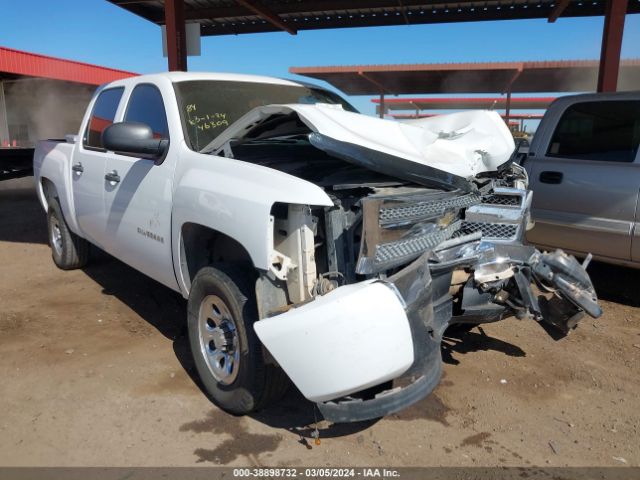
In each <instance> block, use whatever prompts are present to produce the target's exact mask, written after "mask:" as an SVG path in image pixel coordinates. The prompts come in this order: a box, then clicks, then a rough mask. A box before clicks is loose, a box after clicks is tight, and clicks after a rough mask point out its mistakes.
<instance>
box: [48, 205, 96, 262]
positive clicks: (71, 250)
mask: <svg viewBox="0 0 640 480" xmlns="http://www.w3.org/2000/svg"><path fill="white" fill-rule="evenodd" d="M47 231H48V233H49V246H50V247H51V256H52V258H53V262H54V263H55V264H56V266H57V267H58V268H61V269H62V270H74V269H76V268H82V267H84V266H85V265H86V264H87V261H88V260H89V242H87V241H86V240H85V239H84V238H80V237H79V236H78V235H76V234H75V233H73V232H72V231H71V230H69V226H68V225H67V222H66V221H65V219H64V215H63V214H62V209H61V208H60V204H59V203H58V200H57V199H55V198H52V199H50V200H49V211H48V212H47Z"/></svg>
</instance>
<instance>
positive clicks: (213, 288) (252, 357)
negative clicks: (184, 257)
mask: <svg viewBox="0 0 640 480" xmlns="http://www.w3.org/2000/svg"><path fill="white" fill-rule="evenodd" d="M187 311H188V318H187V323H188V329H189V344H190V346H191V352H192V355H193V359H194V362H195V365H196V369H197V370H198V374H199V376H200V380H201V381H202V384H203V386H204V388H205V390H206V391H207V393H209V395H210V396H211V398H212V399H213V400H214V402H215V403H216V404H218V405H219V406H220V407H221V408H223V409H224V410H226V411H228V412H230V413H233V414H236V415H244V414H247V413H250V412H253V411H255V410H259V409H261V408H263V407H265V406H267V405H268V404H269V403H271V402H273V401H275V400H277V399H278V398H280V397H281V396H282V395H283V394H284V393H285V392H286V390H287V388H288V386H289V379H288V377H287V376H286V374H285V373H284V372H283V371H282V369H281V368H280V367H279V366H277V365H274V364H273V362H272V361H271V362H265V359H266V355H265V354H266V352H265V350H264V347H263V346H262V344H261V343H260V340H259V339H258V337H257V336H256V333H255V331H254V329H253V323H254V322H255V321H257V320H258V313H257V307H256V300H255V287H254V282H252V278H251V276H250V275H249V273H248V272H247V271H246V270H244V269H241V268H239V267H237V266H235V265H228V264H218V265H215V267H204V268H202V269H201V270H200V271H199V272H198V273H197V275H196V276H195V278H194V279H193V282H192V284H191V291H190V292H189V301H188V306H187Z"/></svg>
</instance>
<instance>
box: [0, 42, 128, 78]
mask: <svg viewBox="0 0 640 480" xmlns="http://www.w3.org/2000/svg"><path fill="white" fill-rule="evenodd" d="M135 75H137V74H136V73H132V72H125V71H124V70H117V69H115V68H108V67H100V66H98V65H92V64H90V63H83V62H76V61H75V60H66V59H63V58H56V57H49V56H47V55H40V54H38V53H31V52H24V51H21V50H14V49H13V48H6V47H0V79H2V78H12V77H13V78H15V77H36V78H46V79H49V80H63V81H65V82H73V83H82V84H85V85H102V84H103V83H108V82H112V81H114V80H118V79H120V78H126V77H133V76H135Z"/></svg>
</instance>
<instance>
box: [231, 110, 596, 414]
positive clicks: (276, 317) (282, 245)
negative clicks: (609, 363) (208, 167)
mask: <svg viewBox="0 0 640 480" xmlns="http://www.w3.org/2000/svg"><path fill="white" fill-rule="evenodd" d="M296 108H297V107H296ZM315 108H316V109H315V110H314V109H311V107H305V108H300V109H297V110H296V111H297V114H294V113H291V112H289V110H291V109H293V107H287V109H288V110H287V109H284V110H285V111H284V113H286V115H285V114H284V113H282V112H280V113H279V115H280V116H279V117H274V116H273V115H272V116H267V115H265V116H264V117H260V116H259V115H254V117H253V118H252V122H253V123H250V124H248V125H249V126H248V127H246V128H245V129H244V130H243V135H244V137H243V138H241V139H238V138H236V139H233V138H232V137H231V136H229V140H228V142H227V143H225V144H224V145H223V144H221V145H220V150H224V152H225V154H226V155H227V156H234V158H238V159H241V160H243V161H250V162H253V163H258V164H260V165H263V166H268V167H270V168H275V169H278V170H281V171H284V172H286V173H288V174H291V175H294V176H296V177H299V178H303V179H305V180H308V181H310V182H312V183H314V184H316V185H319V186H321V187H323V188H324V189H325V192H326V193H327V195H328V196H329V198H330V199H331V200H332V201H333V206H331V207H313V206H310V205H287V204H276V205H274V207H273V209H272V220H273V238H272V241H273V253H272V266H271V268H270V269H269V271H267V272H263V273H262V274H261V276H260V278H259V280H258V282H257V287H256V293H257V298H258V309H259V315H260V318H261V320H260V321H258V322H256V323H255V324H254V328H255V331H256V333H257V334H258V337H259V338H260V340H261V341H262V343H263V344H264V345H265V346H266V348H267V349H268V351H269V352H270V354H271V355H272V357H273V359H274V361H276V362H277V363H278V364H279V365H280V366H281V367H282V368H283V369H284V370H285V372H286V373H287V374H288V375H289V377H290V378H291V380H292V381H293V383H294V384H295V385H296V386H297V387H298V388H299V389H300V391H301V392H302V393H303V394H304V395H305V397H306V398H308V399H310V400H312V401H314V402H316V403H317V404H318V407H319V409H320V411H321V412H322V414H323V415H324V417H325V418H326V419H327V420H329V421H333V422H350V421H360V420H366V419H371V418H376V417H380V416H384V415H387V414H390V413H394V412H397V411H399V410H401V409H403V408H405V407H407V406H409V405H411V404H413V403H415V402H416V401H418V400H420V399H422V398H424V397H425V396H427V395H428V394H429V393H430V392H431V391H432V390H433V389H434V388H435V387H436V385H437V384H438V381H439V379H440V376H441V372H442V358H441V352H440V346H441V342H442V338H443V334H444V332H445V330H446V329H447V327H448V326H450V325H453V324H460V323H463V324H464V323H466V324H480V323H487V322H494V321H498V320H501V319H503V318H507V317H510V316H515V317H517V318H518V319H522V320H524V319H531V320H534V321H537V322H544V323H545V324H546V325H548V326H550V327H552V328H554V329H556V330H557V331H558V332H560V333H562V334H566V333H568V332H569V331H570V330H571V329H572V328H575V327H576V325H577V323H578V321H579V320H580V318H581V317H582V316H583V315H584V313H585V312H586V313H587V314H589V315H591V316H593V317H598V316H600V315H601V310H600V307H599V306H598V303H597V297H596V294H595V291H594V288H593V285H592V284H591V281H590V279H589V276H588V274H587V273H586V271H585V268H586V265H587V263H588V259H587V260H586V261H585V263H584V264H582V265H581V264H579V263H578V262H577V261H576V259H575V258H573V257H571V256H569V255H567V254H565V253H564V252H562V251H560V250H558V251H556V252H552V253H541V252H539V251H537V250H536V249H535V248H534V247H533V246H530V245H525V243H524V238H525V232H526V230H527V229H528V228H529V227H530V226H531V218H530V207H531V198H532V194H531V192H530V191H528V190H527V187H528V179H527V175H526V172H525V171H524V169H522V168H521V167H520V166H519V165H517V164H515V163H513V162H511V161H506V159H502V160H500V158H501V157H500V156H499V155H496V154H492V153H491V151H490V148H487V149H484V150H480V149H475V150H474V149H473V148H471V147H470V146H469V145H473V144H474V142H476V140H473V141H472V140H469V141H468V142H467V144H463V145H462V146H459V145H457V144H453V145H452V144H450V143H451V142H454V143H455V142H456V141H458V140H457V139H460V138H462V137H464V135H468V136H471V135H472V133H473V131H474V128H475V127H474V125H475V126H476V127H477V125H478V124H479V123H480V127H478V128H475V130H477V131H481V130H482V128H483V127H484V126H486V125H487V124H490V127H491V128H493V130H494V132H493V133H494V137H493V138H494V139H495V138H497V139H498V140H499V141H498V140H496V142H494V143H495V144H497V145H498V146H497V147H496V149H497V150H500V151H504V149H505V148H506V147H505V145H507V144H508V141H507V140H505V139H506V135H508V131H507V132H506V134H505V133H504V131H503V130H506V127H505V126H504V124H503V123H502V121H501V120H500V119H499V117H497V115H493V116H490V115H489V114H487V118H488V119H489V120H488V121H485V122H484V124H483V123H482V122H478V121H477V120H478V118H481V117H475V118H474V121H475V122H476V123H475V124H473V122H472V124H471V126H470V127H469V128H466V129H463V128H461V129H460V131H463V130H464V132H467V133H466V134H464V133H456V132H453V133H452V132H448V133H447V132H445V133H442V132H440V133H436V134H434V135H432V136H431V137H430V139H429V141H428V142H426V141H425V142H424V144H422V145H421V146H420V149H416V151H420V152H422V153H423V154H424V157H425V159H424V160H421V161H417V160H415V159H411V158H408V157H409V156H410V155H409V154H408V153H407V154H405V157H402V156H400V153H401V152H407V151H409V150H410V149H411V148H413V147H415V146H416V145H418V141H417V140H416V139H418V138H419V135H420V134H421V131H418V130H411V129H406V128H405V127H403V129H404V130H403V132H404V134H405V135H406V138H408V139H410V140H411V142H407V143H406V144H403V145H402V149H401V148H400V147H398V146H396V148H397V151H398V153H397V154H392V153H390V149H391V147H389V146H388V145H385V146H381V147H379V148H377V149H376V148H373V147H374V141H373V140H370V139H368V140H366V141H364V140H358V138H359V137H358V138H356V137H353V138H349V140H350V141H345V139H344V138H342V139H340V138H337V137H339V136H340V135H337V134H334V135H329V134H328V133H331V132H334V131H335V132H338V133H339V134H342V132H344V131H345V130H346V128H342V127H340V128H337V127H336V125H335V123H339V122H342V123H346V122H347V120H344V119H343V117H344V116H345V115H346V114H344V113H335V114H334V113H333V112H330V113H331V115H329V116H330V117H331V119H332V121H333V122H334V123H331V124H328V123H327V124H326V125H325V126H322V125H321V122H320V120H318V118H320V115H321V114H322V115H325V116H327V115H328V114H327V112H323V111H321V110H322V109H321V108H318V107H315ZM274 110H275V107H270V110H269V112H270V113H271V114H273V112H274ZM287 112H288V113H287ZM305 115H306V117H305ZM349 115H355V114H349ZM494 117H496V118H497V119H496V118H494ZM323 118H324V117H323ZM345 118H347V117H345ZM349 118H351V117H349ZM310 119H315V123H314V122H312V121H311V120H310ZM481 119H482V118H481ZM454 120H456V119H453V120H451V121H452V122H454ZM484 120H486V118H485V119H484ZM367 121H369V120H367ZM376 121H377V120H376ZM287 122H288V123H287ZM381 122H382V121H381ZM388 123H391V122H386V123H384V124H381V125H382V127H384V129H389V128H391V127H390V126H389V125H388ZM445 123H446V122H445ZM454 123H455V122H454ZM288 124H291V125H292V126H295V130H294V129H293V127H287V125H288ZM374 125H376V126H378V124H377V123H376V124H374ZM437 126H438V125H435V126H434V125H431V129H432V130H433V131H436V130H435V129H436V127H437ZM267 127H268V128H269V129H272V130H277V131H278V136H277V137H268V136H266V135H265V131H267V130H266V129H267ZM329 127H331V128H329ZM394 128H395V127H394ZM412 128H418V127H412ZM487 128H488V127H487ZM252 129H253V130H252ZM252 131H253V132H254V133H253V136H252V133H251V132H252ZM287 131H295V135H289V136H286V135H284V134H283V132H287ZM323 131H324V132H326V133H327V134H325V133H323ZM495 131H497V133H495ZM469 132H472V133H469ZM427 133H429V132H427ZM481 133H482V135H479V136H478V138H481V139H485V138H492V137H491V134H490V133H491V132H489V133H487V132H481ZM420 138H422V137H420ZM509 138H510V137H509ZM356 141H357V143H354V142H356ZM510 141H511V143H513V142H512V140H510ZM447 142H450V143H447ZM485 143H487V142H485ZM433 145H437V146H438V148H437V149H435V150H434V149H433V148H432V147H433ZM458 147H459V148H458ZM456 148H458V150H457V152H458V155H457V156H456V155H455V154H456ZM425 152H426V153H425ZM443 152H452V153H451V155H452V157H451V158H458V159H459V161H458V163H456V164H454V165H453V166H451V168H449V167H448V166H447V164H446V162H444V161H443V160H442V155H443ZM427 154H429V155H433V156H435V157H436V158H437V160H434V161H431V160H430V158H429V156H428V155H427ZM417 155H418V154H417V153H416V156H417ZM502 155H503V154H502ZM507 158H508V157H507ZM438 162H439V163H438ZM434 165H435V166H434ZM460 172H466V173H467V174H466V175H464V176H462V175H460V174H459V173H460Z"/></svg>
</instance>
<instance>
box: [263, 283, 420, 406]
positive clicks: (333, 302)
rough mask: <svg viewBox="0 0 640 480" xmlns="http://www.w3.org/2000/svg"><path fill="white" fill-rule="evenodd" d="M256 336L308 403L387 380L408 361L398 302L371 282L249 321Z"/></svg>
mask: <svg viewBox="0 0 640 480" xmlns="http://www.w3.org/2000/svg"><path fill="white" fill-rule="evenodd" d="M254 328H255V331H256V333H257V334H258V338H260V340H261V341H262V343H263V344H264V345H265V346H266V347H267V349H268V350H269V352H271V354H272V355H273V357H274V358H275V359H276V360H277V361H278V363H279V364H280V366H281V367H282V368H283V369H284V371H285V372H286V373H287V375H289V378H291V380H292V381H293V383H295V385H296V387H298V389H300V391H301V392H302V394H303V395H304V396H305V397H306V398H308V399H309V400H311V401H314V402H325V401H327V400H332V399H335V398H339V397H342V396H345V395H348V394H350V393H355V392H358V391H360V390H364V389H366V388H369V387H372V386H375V385H378V384H380V383H383V382H386V381H388V380H392V379H394V378H396V377H398V376H400V375H401V374H402V373H404V372H405V371H407V369H408V368H409V367H410V366H411V365H412V363H413V360H414V353H413V341H412V337H411V331H410V328H409V321H408V319H407V315H406V313H405V310H404V305H403V304H402V302H401V300H400V299H399V297H398V295H397V294H396V292H395V291H394V290H392V287H390V286H388V285H386V284H384V283H381V282H377V281H366V282H362V283H357V284H353V285H346V286H344V287H340V288H337V289H336V290H334V291H332V292H330V293H328V294H326V295H324V296H322V297H319V298H317V299H316V300H314V301H313V302H311V303H308V304H306V305H303V306H301V307H299V308H296V309H293V310H290V311H289V312H286V313H283V314H281V315H277V316H275V317H271V318H267V319H265V320H260V321H258V322H256V323H255V324H254Z"/></svg>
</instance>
